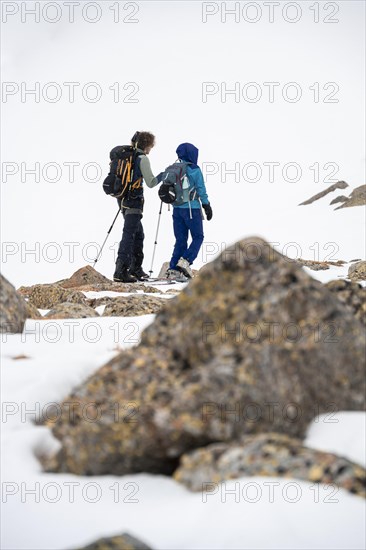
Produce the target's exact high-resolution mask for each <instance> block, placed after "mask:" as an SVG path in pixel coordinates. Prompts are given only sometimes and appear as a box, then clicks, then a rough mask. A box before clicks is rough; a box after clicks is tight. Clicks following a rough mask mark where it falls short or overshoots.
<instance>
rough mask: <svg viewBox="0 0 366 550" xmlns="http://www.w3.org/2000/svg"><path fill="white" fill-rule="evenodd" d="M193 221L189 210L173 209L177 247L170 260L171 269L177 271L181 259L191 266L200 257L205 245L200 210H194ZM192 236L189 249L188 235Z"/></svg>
mask: <svg viewBox="0 0 366 550" xmlns="http://www.w3.org/2000/svg"><path fill="white" fill-rule="evenodd" d="M191 212H192V219H191V218H190V211H189V208H174V209H173V228H174V236H175V246H174V250H173V256H172V259H171V260H170V266H169V267H170V269H175V268H176V266H177V262H178V260H179V258H181V257H182V258H184V259H186V260H188V261H189V263H190V264H192V263H193V262H194V260H195V259H196V258H197V256H198V252H199V250H200V248H201V245H202V243H203V224H202V213H201V209H200V208H192V210H191ZM189 233H190V234H191V237H192V242H191V244H190V245H189V247H188V235H189Z"/></svg>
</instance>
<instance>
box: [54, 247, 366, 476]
mask: <svg viewBox="0 0 366 550" xmlns="http://www.w3.org/2000/svg"><path fill="white" fill-rule="evenodd" d="M364 347H365V330H364V327H363V326H362V324H361V323H360V321H358V320H357V319H356V318H355V316H354V314H353V312H352V311H351V310H350V309H349V308H348V307H346V306H345V305H344V304H342V303H341V301H340V300H339V299H338V298H337V296H335V295H334V294H333V293H332V292H331V291H330V290H329V289H327V287H326V286H325V285H323V284H322V283H320V282H319V281H316V280H314V279H313V278H312V277H310V276H309V275H308V274H307V273H306V272H305V271H304V270H303V269H302V268H300V267H299V266H298V265H296V263H294V262H292V261H289V260H288V258H285V257H284V256H282V255H281V254H279V253H278V252H276V251H275V250H274V249H273V248H272V247H271V246H270V245H269V244H268V243H266V242H265V241H263V240H262V239H259V238H251V239H245V240H243V241H241V242H239V243H236V244H235V245H233V246H232V247H230V248H229V249H227V250H225V251H224V252H223V254H222V255H221V256H220V257H218V258H217V259H215V260H214V261H213V262H212V263H211V264H209V265H207V266H206V268H205V271H204V275H203V273H202V275H200V276H198V277H197V278H195V279H193V280H192V281H191V282H190V283H189V284H188V286H187V287H186V288H185V289H184V290H183V291H182V292H181V294H180V295H179V296H178V297H177V298H176V299H174V300H172V301H168V302H167V303H166V304H165V307H164V308H163V309H162V310H161V311H160V312H159V313H158V314H157V317H156V320H155V322H154V323H152V324H151V325H150V326H149V327H147V328H146V329H145V330H144V332H143V333H142V337H141V343H140V345H139V346H138V347H136V348H134V349H132V350H127V351H126V350H124V351H123V352H122V353H120V354H119V355H117V356H116V357H115V358H114V359H112V360H111V361H110V362H108V363H107V364H106V365H105V366H104V367H102V368H101V369H100V370H99V371H98V372H96V373H95V374H94V375H93V376H91V377H90V378H89V379H88V380H87V381H86V382H85V383H83V384H82V385H81V386H80V388H77V389H75V391H74V392H73V393H72V394H71V396H68V397H67V398H66V400H65V405H64V408H65V414H63V415H60V417H59V418H58V421H57V422H56V424H55V425H54V427H53V433H54V435H55V436H56V438H58V439H59V440H60V442H61V448H60V451H59V453H58V454H57V456H56V457H55V462H54V463H55V464H56V466H55V469H56V470H57V471H60V472H66V471H69V472H73V473H76V474H87V475H88V474H96V475H100V474H111V473H113V474H117V475H121V474H126V473H130V472H140V471H146V472H160V473H171V472H172V471H174V469H175V468H176V466H177V461H178V459H179V457H180V456H181V455H182V454H183V453H185V452H187V451H189V450H192V449H194V448H198V447H203V446H205V445H208V444H210V443H213V442H218V441H230V440H233V439H238V438H239V437H240V436H241V435H243V434H249V433H260V432H269V431H276V432H280V433H287V434H289V435H292V436H296V437H303V436H304V434H305V432H306V428H307V426H308V424H309V422H310V421H311V420H312V418H313V417H314V416H316V415H317V414H320V413H322V412H326V411H327V410H328V407H329V403H335V405H336V407H337V408H338V409H341V410H364V408H365V353H364ZM70 401H71V402H75V409H74V411H73V418H70V415H69V414H67V410H68V406H69V405H67V403H70ZM90 403H94V404H95V408H96V410H95V421H94V422H90V421H88V419H86V418H85V414H84V413H83V411H84V407H85V406H87V405H88V404H90ZM248 407H249V413H248V414H247V413H246V411H247V408H248ZM273 407H274V414H272V408H273ZM251 408H252V409H253V410H251ZM88 412H89V416H90V411H88ZM253 415H254V417H253Z"/></svg>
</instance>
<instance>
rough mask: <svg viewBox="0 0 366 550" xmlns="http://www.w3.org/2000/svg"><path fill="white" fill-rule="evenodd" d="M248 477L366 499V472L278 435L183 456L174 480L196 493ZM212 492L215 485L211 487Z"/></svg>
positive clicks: (267, 435) (344, 461) (338, 458)
mask: <svg viewBox="0 0 366 550" xmlns="http://www.w3.org/2000/svg"><path fill="white" fill-rule="evenodd" d="M245 476H269V477H285V478H295V479H300V480H304V481H311V482H315V483H322V484H335V485H336V486H337V487H339V488H343V489H346V490H347V491H350V492H351V493H354V494H356V495H359V496H362V497H364V498H365V496H366V471H365V469H364V468H362V466H360V465H358V464H355V463H354V462H351V461H350V460H348V459H347V458H344V457H340V456H336V455H334V454H332V453H328V452H324V451H318V450H315V449H310V448H308V447H305V446H304V445H303V443H302V441H301V440H299V439H295V438H292V437H289V436H287V435H284V434H278V433H265V434H259V435H253V436H246V437H243V438H242V440H241V441H237V442H232V443H216V444H214V445H209V446H208V447H205V448H203V449H197V450H195V451H192V452H190V453H188V454H185V455H183V456H182V458H181V461H180V466H179V468H178V469H177V470H176V472H175V473H174V478H175V479H176V480H177V481H179V482H181V483H183V484H184V485H185V486H186V487H188V489H191V490H192V491H202V490H208V488H209V486H208V485H207V484H208V483H214V484H216V483H220V482H221V481H226V480H231V479H237V478H240V477H245ZM211 490H212V486H211Z"/></svg>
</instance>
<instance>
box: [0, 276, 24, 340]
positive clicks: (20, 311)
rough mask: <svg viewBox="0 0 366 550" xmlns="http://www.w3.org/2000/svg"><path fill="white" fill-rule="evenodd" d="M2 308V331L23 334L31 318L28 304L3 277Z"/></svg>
mask: <svg viewBox="0 0 366 550" xmlns="http://www.w3.org/2000/svg"><path fill="white" fill-rule="evenodd" d="M0 306H1V307H0V331H1V332H12V333H15V332H22V331H23V328H24V323H25V321H26V319H27V317H28V316H29V315H28V307H27V303H26V301H25V300H24V298H23V297H22V296H20V295H19V294H18V293H17V291H16V290H15V288H14V287H13V285H12V284H11V283H9V281H8V280H7V279H5V277H4V276H3V275H0Z"/></svg>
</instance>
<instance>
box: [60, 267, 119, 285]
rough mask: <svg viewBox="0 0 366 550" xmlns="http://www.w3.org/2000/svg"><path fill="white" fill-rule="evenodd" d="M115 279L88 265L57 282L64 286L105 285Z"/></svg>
mask: <svg viewBox="0 0 366 550" xmlns="http://www.w3.org/2000/svg"><path fill="white" fill-rule="evenodd" d="M112 282H113V281H111V280H110V279H108V278H107V277H104V275H102V274H101V273H99V272H98V271H97V270H96V269H94V268H93V267H91V266H90V265H86V266H84V267H82V268H80V269H78V270H77V271H75V273H74V274H73V275H71V277H69V278H68V279H63V280H62V281H57V283H55V284H58V285H60V286H62V287H63V288H79V287H81V286H86V285H92V286H93V285H104V284H111V283H112Z"/></svg>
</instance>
